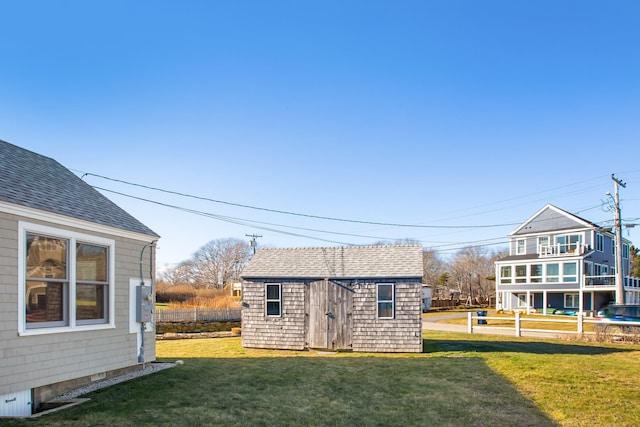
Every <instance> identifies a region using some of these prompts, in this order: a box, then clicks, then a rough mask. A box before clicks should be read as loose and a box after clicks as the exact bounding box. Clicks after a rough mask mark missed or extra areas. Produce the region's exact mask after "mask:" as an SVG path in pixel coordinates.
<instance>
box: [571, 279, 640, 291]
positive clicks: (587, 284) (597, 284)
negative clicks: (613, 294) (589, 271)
mask: <svg viewBox="0 0 640 427" xmlns="http://www.w3.org/2000/svg"><path fill="white" fill-rule="evenodd" d="M583 283H584V288H587V289H595V288H597V289H599V290H611V291H615V289H616V276H615V275H608V276H584V282H583ZM624 288H625V290H628V291H630V290H636V291H638V290H640V278H638V277H632V276H626V277H625V278H624Z"/></svg>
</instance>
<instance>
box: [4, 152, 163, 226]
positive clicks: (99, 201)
mask: <svg viewBox="0 0 640 427" xmlns="http://www.w3.org/2000/svg"><path fill="white" fill-rule="evenodd" d="M0 201H5V202H8V203H14V204H17V205H22V206H25V207H29V208H33V209H39V210H43V211H47V212H52V213H56V214H59V215H64V216H67V217H71V218H76V219H80V220H84V221H90V222H93V223H96V224H101V225H105V226H109V227H115V228H119V229H122V230H127V231H132V232H136V233H142V234H146V235H149V236H155V237H159V236H158V235H157V234H156V233H155V232H154V231H152V230H151V229H150V228H148V227H147V226H146V225H144V224H142V223H141V222H140V221H138V220H137V219H135V218H134V217H133V216H131V215H130V214H128V213H127V212H126V211H124V210H123V209H122V208H120V207H119V206H118V205H116V204H115V203H113V202H112V201H111V200H109V199H108V198H106V197H105V196H104V195H102V194H101V193H100V192H99V191H97V190H96V189H94V188H93V187H91V186H90V185H89V184H87V183H86V182H84V181H83V180H82V179H80V178H79V177H78V176H76V175H75V174H74V173H73V172H71V171H70V170H68V169H67V168H65V167H64V166H62V165H61V164H60V163H58V162H57V161H55V160H53V159H51V158H49V157H45V156H42V155H40V154H36V153H34V152H32V151H29V150H25V149H23V148H20V147H17V146H15V145H13V144H10V143H8V142H5V141H2V140H0Z"/></svg>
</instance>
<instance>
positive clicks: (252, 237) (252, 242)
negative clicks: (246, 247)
mask: <svg viewBox="0 0 640 427" xmlns="http://www.w3.org/2000/svg"><path fill="white" fill-rule="evenodd" d="M245 236H247V237H251V247H252V248H253V254H254V255H255V254H256V248H257V247H258V242H257V241H256V239H257V238H258V237H262V235H260V234H245Z"/></svg>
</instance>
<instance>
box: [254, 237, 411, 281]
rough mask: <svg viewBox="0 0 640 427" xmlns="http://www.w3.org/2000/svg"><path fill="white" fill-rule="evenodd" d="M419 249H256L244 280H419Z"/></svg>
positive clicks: (384, 247)
mask: <svg viewBox="0 0 640 427" xmlns="http://www.w3.org/2000/svg"><path fill="white" fill-rule="evenodd" d="M422 274H423V267H422V248H421V247H420V246H419V245H379V246H345V247H317V248H277V249H271V248H266V249H260V250H259V251H258V252H256V254H255V255H254V256H253V257H252V258H251V260H250V261H249V264H248V265H247V266H246V267H245V268H244V270H243V272H242V277H243V278H244V279H257V278H273V279H289V278H291V279H294V278H309V279H323V278H329V279H355V278H405V279H409V278H414V279H419V278H421V277H422Z"/></svg>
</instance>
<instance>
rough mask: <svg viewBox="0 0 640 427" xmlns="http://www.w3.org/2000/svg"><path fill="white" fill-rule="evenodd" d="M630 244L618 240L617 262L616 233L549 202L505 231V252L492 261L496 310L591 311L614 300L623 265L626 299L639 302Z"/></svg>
mask: <svg viewBox="0 0 640 427" xmlns="http://www.w3.org/2000/svg"><path fill="white" fill-rule="evenodd" d="M630 245H631V242H630V241H628V240H626V239H623V240H622V248H621V250H622V261H623V262H622V266H620V267H618V266H616V265H615V264H616V261H615V259H616V256H615V251H616V247H615V246H616V244H615V235H614V234H613V233H612V232H611V231H610V230H607V229H604V228H602V227H599V226H598V225H596V224H594V223H592V222H589V221H587V220H585V219H583V218H580V217H578V216H576V215H574V214H571V213H569V212H567V211H564V210H562V209H559V208H557V207H555V206H553V205H546V206H545V207H543V208H542V209H540V210H539V211H538V212H536V213H535V214H534V215H533V216H532V217H531V218H529V219H528V220H526V221H525V222H524V223H523V224H522V225H520V226H519V227H518V228H517V229H516V230H514V231H513V232H512V233H511V234H509V255H508V256H506V257H504V258H502V259H500V260H498V261H496V263H495V268H496V307H497V308H498V309H506V310H514V309H521V310H526V311H527V312H530V311H533V310H536V311H539V312H543V313H552V312H553V311H554V310H563V311H580V312H593V311H596V310H599V309H601V308H603V307H604V306H606V305H607V304H609V303H614V302H615V300H616V298H615V292H616V281H615V277H616V272H617V271H618V268H621V269H622V274H623V277H624V293H625V297H624V301H625V303H626V304H638V303H640V279H638V278H636V277H630V276H629V272H630V271H631V265H630V256H629V255H630V254H629V250H630Z"/></svg>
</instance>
